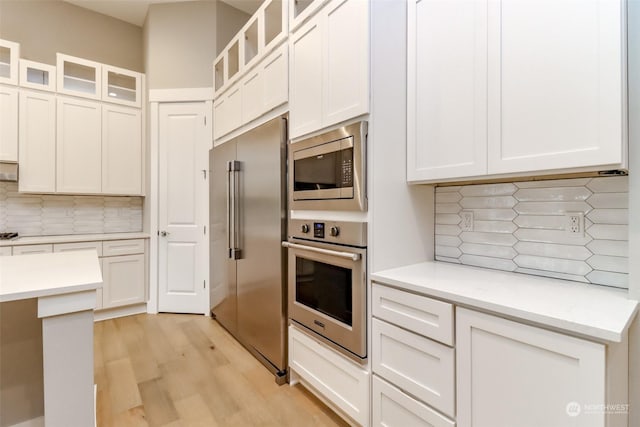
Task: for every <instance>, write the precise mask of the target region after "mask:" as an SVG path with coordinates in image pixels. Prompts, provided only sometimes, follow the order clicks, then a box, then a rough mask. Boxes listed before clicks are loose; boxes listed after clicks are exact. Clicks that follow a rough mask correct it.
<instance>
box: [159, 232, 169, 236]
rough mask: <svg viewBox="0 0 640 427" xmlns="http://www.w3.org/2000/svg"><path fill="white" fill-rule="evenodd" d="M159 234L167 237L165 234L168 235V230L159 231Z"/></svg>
mask: <svg viewBox="0 0 640 427" xmlns="http://www.w3.org/2000/svg"><path fill="white" fill-rule="evenodd" d="M160 235H161V236H162V237H167V236H168V235H169V232H168V231H161V232H160Z"/></svg>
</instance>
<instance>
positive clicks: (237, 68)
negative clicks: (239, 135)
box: [213, 0, 288, 98]
mask: <svg viewBox="0 0 640 427" xmlns="http://www.w3.org/2000/svg"><path fill="white" fill-rule="evenodd" d="M287 6H288V0H266V1H264V2H263V3H262V5H261V6H260V8H259V9H258V10H257V11H256V12H255V13H254V14H253V15H252V16H251V18H249V20H248V21H247V23H246V24H245V26H244V27H242V29H241V30H240V31H239V32H238V34H237V35H236V36H235V37H234V38H233V39H232V40H231V41H230V42H229V44H227V46H226V47H225V48H224V49H223V50H222V52H221V53H220V54H219V55H218V57H217V58H216V59H215V61H214V62H213V82H214V92H215V97H216V98H218V97H219V95H221V94H222V92H224V91H226V90H227V89H229V88H230V87H231V86H232V85H234V84H235V83H237V82H238V81H239V80H240V79H241V78H242V77H243V76H244V75H245V73H246V72H247V71H249V70H250V69H252V68H253V67H254V66H255V65H257V64H258V63H260V62H261V61H262V60H263V59H264V57H265V56H266V55H268V54H269V53H270V52H271V51H273V50H274V49H275V48H276V47H278V46H279V45H280V44H281V43H282V42H283V41H284V40H285V39H286V38H287V31H288V30H287V25H286V24H287Z"/></svg>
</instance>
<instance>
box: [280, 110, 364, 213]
mask: <svg viewBox="0 0 640 427" xmlns="http://www.w3.org/2000/svg"><path fill="white" fill-rule="evenodd" d="M366 140H367V122H357V123H354V124H351V125H348V126H343V127H341V128H338V129H335V130H332V131H330V132H327V133H324V134H322V135H318V136H314V137H312V138H308V139H305V140H302V141H300V142H296V143H293V144H291V146H290V150H289V207H290V208H291V209H293V210H299V209H305V210H354V211H366V210H367V195H366V187H365V186H366V179H365V177H366V170H365V169H366V166H365V159H366V153H365V148H366Z"/></svg>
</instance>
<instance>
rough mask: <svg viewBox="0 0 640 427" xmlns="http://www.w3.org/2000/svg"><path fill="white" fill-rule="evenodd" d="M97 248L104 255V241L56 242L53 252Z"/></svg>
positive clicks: (100, 254) (99, 254)
mask: <svg viewBox="0 0 640 427" xmlns="http://www.w3.org/2000/svg"><path fill="white" fill-rule="evenodd" d="M90 250H95V251H96V252H97V253H98V256H102V242H77V243H54V244H53V252H70V251H90Z"/></svg>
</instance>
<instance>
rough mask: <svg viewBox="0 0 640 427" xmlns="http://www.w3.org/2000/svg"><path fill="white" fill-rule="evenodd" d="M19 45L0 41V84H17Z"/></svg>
mask: <svg viewBox="0 0 640 427" xmlns="http://www.w3.org/2000/svg"><path fill="white" fill-rule="evenodd" d="M19 58H20V44H18V43H15V42H11V41H9V40H2V39H0V83H6V84H10V85H17V84H18V61H19Z"/></svg>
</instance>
